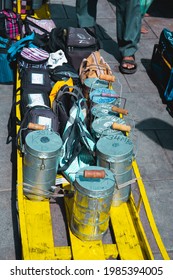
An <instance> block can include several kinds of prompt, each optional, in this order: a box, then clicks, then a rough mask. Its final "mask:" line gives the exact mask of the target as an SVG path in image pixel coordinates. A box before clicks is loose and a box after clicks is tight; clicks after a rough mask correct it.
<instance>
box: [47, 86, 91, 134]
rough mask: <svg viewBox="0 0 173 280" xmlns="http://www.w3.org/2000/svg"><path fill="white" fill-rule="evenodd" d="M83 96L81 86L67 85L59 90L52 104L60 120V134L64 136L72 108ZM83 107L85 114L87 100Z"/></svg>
mask: <svg viewBox="0 0 173 280" xmlns="http://www.w3.org/2000/svg"><path fill="white" fill-rule="evenodd" d="M70 88H71V89H72V91H70ZM81 98H84V96H83V93H82V91H81V90H80V88H78V87H76V86H73V87H69V86H67V85H65V86H63V87H61V89H60V90H59V91H58V92H57V95H56V97H55V99H54V101H53V104H52V110H53V112H54V113H55V114H56V115H57V116H58V120H59V122H60V127H59V133H60V136H62V134H63V132H64V128H65V126H66V123H67V121H68V119H69V117H70V109H71V108H72V106H73V104H74V102H76V101H77V100H79V99H81ZM82 109H83V110H84V114H85V115H86V111H87V105H86V102H83V104H82Z"/></svg>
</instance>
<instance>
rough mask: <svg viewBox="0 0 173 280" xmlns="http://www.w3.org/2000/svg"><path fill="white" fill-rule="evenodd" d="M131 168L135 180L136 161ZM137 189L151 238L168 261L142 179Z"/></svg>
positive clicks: (137, 170)
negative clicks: (152, 237) (151, 234)
mask: <svg viewBox="0 0 173 280" xmlns="http://www.w3.org/2000/svg"><path fill="white" fill-rule="evenodd" d="M132 166H133V170H134V174H135V176H136V177H137V178H138V177H141V176H140V172H139V168H138V165H137V162H136V161H133V163H132ZM138 187H139V191H140V194H141V197H142V200H143V204H144V207H145V211H146V215H147V218H148V221H149V224H150V227H151V230H152V232H153V236H154V238H155V240H156V243H157V245H158V248H159V250H160V253H161V255H162V257H163V259H164V260H170V257H169V255H168V253H167V251H166V248H165V246H164V244H163V242H162V239H161V236H160V234H159V231H158V228H157V226H156V223H155V220H154V217H153V214H152V211H151V207H150V204H149V201H148V197H147V194H146V190H145V187H144V184H143V181H142V179H140V180H138Z"/></svg>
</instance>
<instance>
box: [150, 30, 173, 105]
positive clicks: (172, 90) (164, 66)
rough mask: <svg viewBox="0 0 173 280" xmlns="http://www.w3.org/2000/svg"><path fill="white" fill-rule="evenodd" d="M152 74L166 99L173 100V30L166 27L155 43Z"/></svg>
mask: <svg viewBox="0 0 173 280" xmlns="http://www.w3.org/2000/svg"><path fill="white" fill-rule="evenodd" d="M151 74H152V75H153V77H154V82H155V83H156V85H157V86H158V88H159V90H160V93H161V94H162V95H163V98H164V99H165V100H166V101H172V100H173V32H171V31H169V30H168V29H166V28H164V29H163V30H162V32H161V34H160V39H159V43H158V44H155V45H154V49H153V54H152V58H151Z"/></svg>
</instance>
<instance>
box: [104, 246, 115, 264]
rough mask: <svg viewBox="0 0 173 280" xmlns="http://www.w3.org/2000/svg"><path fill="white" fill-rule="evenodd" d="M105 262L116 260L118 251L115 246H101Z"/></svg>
mask: <svg viewBox="0 0 173 280" xmlns="http://www.w3.org/2000/svg"><path fill="white" fill-rule="evenodd" d="M103 249H104V253H105V258H106V260H115V259H117V258H118V249H117V245H116V244H103Z"/></svg>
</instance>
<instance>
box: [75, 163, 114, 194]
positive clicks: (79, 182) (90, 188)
mask: <svg viewBox="0 0 173 280" xmlns="http://www.w3.org/2000/svg"><path fill="white" fill-rule="evenodd" d="M85 170H87V171H94V170H101V171H105V177H104V178H85V177H84V171H85ZM74 185H75V188H76V189H77V190H78V191H79V192H81V193H83V194H85V195H87V196H90V197H98V198H99V197H104V196H108V195H111V194H112V193H113V191H114V186H115V178H114V174H113V173H112V172H111V171H110V170H109V169H107V168H104V167H100V166H87V167H84V168H81V169H80V170H79V171H78V172H77V173H76V177H75V182H74Z"/></svg>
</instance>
